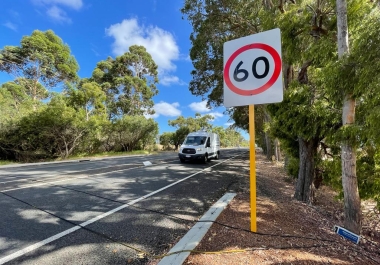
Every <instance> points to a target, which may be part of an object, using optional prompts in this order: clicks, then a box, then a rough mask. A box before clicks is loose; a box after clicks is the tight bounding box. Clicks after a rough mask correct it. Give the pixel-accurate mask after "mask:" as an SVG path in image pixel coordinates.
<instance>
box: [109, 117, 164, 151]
mask: <svg viewBox="0 0 380 265" xmlns="http://www.w3.org/2000/svg"><path fill="white" fill-rule="evenodd" d="M112 132H113V140H114V143H115V145H116V146H115V150H119V149H118V147H117V146H120V151H132V150H135V149H138V148H143V147H144V146H145V145H147V144H148V143H153V142H154V141H155V139H156V135H157V134H158V124H157V123H156V122H155V121H154V120H153V119H147V118H145V117H144V116H126V115H125V116H123V117H122V118H121V119H118V120H116V121H115V122H114V123H113V124H112Z"/></svg>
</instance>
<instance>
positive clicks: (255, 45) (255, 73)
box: [223, 29, 283, 107]
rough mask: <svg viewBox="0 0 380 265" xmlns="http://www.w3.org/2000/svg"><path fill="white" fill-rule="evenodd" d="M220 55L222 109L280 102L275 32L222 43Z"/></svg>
mask: <svg viewBox="0 0 380 265" xmlns="http://www.w3.org/2000/svg"><path fill="white" fill-rule="evenodd" d="M223 56H224V70H223V78H224V106H225V107H235V106H246V105H252V104H266V103H275V102H281V101H282V99H283V82H282V61H281V35H280V30H279V29H273V30H270V31H266V32H262V33H258V34H254V35H250V36H247V37H243V38H240V39H235V40H232V41H228V42H225V43H224V49H223Z"/></svg>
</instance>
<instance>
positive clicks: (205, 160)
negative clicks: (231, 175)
mask: <svg viewBox="0 0 380 265" xmlns="http://www.w3.org/2000/svg"><path fill="white" fill-rule="evenodd" d="M208 161H209V160H208V157H207V155H205V156H204V157H203V163H204V164H206V163H207V162H208Z"/></svg>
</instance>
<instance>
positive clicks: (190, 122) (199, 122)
mask: <svg viewBox="0 0 380 265" xmlns="http://www.w3.org/2000/svg"><path fill="white" fill-rule="evenodd" d="M213 119H214V118H213V117H212V116H211V115H208V114H207V115H203V116H202V115H201V114H199V113H195V118H193V117H188V118H185V117H183V116H179V117H178V118H177V119H175V120H169V122H168V124H169V126H172V127H175V128H177V129H179V128H181V127H187V128H188V129H189V131H191V132H195V131H199V130H201V129H202V130H206V131H207V130H210V129H211V128H212V125H211V124H210V122H211V121H212V120H213ZM184 139H185V138H184Z"/></svg>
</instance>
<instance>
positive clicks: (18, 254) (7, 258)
mask: <svg viewBox="0 0 380 265" xmlns="http://www.w3.org/2000/svg"><path fill="white" fill-rule="evenodd" d="M232 158H233V157H231V158H229V159H226V160H224V161H222V162H220V163H218V164H215V165H213V166H211V167H208V168H204V169H203V170H201V171H198V172H197V173H194V174H192V175H190V176H188V177H186V178H183V179H180V180H178V181H176V182H174V183H172V184H170V185H167V186H165V187H163V188H161V189H158V190H156V191H153V192H151V193H149V194H147V195H144V196H142V197H140V198H138V199H135V200H133V201H131V202H129V203H127V204H123V205H121V206H119V207H117V208H115V209H113V210H111V211H108V212H106V213H103V214H101V215H98V216H96V217H94V218H92V219H90V220H88V221H86V222H83V223H81V224H80V225H77V226H74V227H72V228H70V229H68V230H65V231H63V232H61V233H59V234H56V235H54V236H51V237H49V238H47V239H45V240H42V241H40V242H38V243H35V244H33V245H31V246H29V247H26V248H23V249H21V250H19V251H16V252H14V253H13V254H10V255H8V256H5V257H3V258H1V259H0V265H1V264H4V263H6V262H8V261H11V260H13V259H16V258H18V257H21V256H22V255H24V254H26V253H28V252H30V251H33V250H36V249H38V248H40V247H42V246H44V245H46V244H49V243H50V242H53V241H55V240H57V239H59V238H61V237H64V236H66V235H68V234H71V233H72V232H74V231H76V230H78V229H80V228H82V227H85V226H87V225H90V224H92V223H94V222H96V221H98V220H100V219H102V218H104V217H107V216H109V215H111V214H113V213H116V212H118V211H120V210H122V209H124V208H126V207H128V206H131V205H133V204H135V203H137V202H139V201H142V200H144V199H146V198H149V197H151V196H153V195H154V194H156V193H159V192H161V191H163V190H166V189H168V188H170V187H172V186H174V185H177V184H179V183H181V182H183V181H185V180H187V179H189V178H191V177H194V176H195V175H198V174H199V173H202V172H203V171H205V170H207V169H210V168H213V167H215V166H217V165H220V164H222V163H224V162H226V161H228V160H230V159H232ZM57 182H58V181H57Z"/></svg>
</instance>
